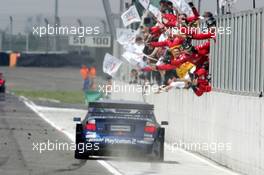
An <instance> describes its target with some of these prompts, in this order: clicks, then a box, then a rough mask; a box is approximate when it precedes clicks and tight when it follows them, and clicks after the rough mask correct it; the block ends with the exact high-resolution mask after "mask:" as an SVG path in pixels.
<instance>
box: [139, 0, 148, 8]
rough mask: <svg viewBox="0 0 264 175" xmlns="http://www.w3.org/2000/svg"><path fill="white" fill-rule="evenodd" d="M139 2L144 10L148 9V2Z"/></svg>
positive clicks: (141, 0)
mask: <svg viewBox="0 0 264 175" xmlns="http://www.w3.org/2000/svg"><path fill="white" fill-rule="evenodd" d="M139 2H140V4H141V5H142V6H143V7H144V8H145V9H148V6H149V3H150V0H139Z"/></svg>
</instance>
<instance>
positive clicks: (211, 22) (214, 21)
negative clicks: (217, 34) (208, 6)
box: [205, 17, 216, 27]
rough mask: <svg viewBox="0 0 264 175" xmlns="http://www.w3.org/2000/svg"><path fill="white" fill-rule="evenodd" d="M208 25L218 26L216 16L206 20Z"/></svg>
mask: <svg viewBox="0 0 264 175" xmlns="http://www.w3.org/2000/svg"><path fill="white" fill-rule="evenodd" d="M205 23H206V25H207V27H212V26H216V20H215V18H214V17H210V18H209V19H208V20H206V22H205Z"/></svg>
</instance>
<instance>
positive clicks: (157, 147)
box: [153, 128, 165, 162]
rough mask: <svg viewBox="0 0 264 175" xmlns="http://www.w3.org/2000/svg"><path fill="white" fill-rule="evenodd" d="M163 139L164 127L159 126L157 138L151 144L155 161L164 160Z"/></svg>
mask: <svg viewBox="0 0 264 175" xmlns="http://www.w3.org/2000/svg"><path fill="white" fill-rule="evenodd" d="M164 140H165V128H159V131H158V138H157V140H156V142H155V143H154V146H153V154H154V160H155V161H160V162H163V161H164Z"/></svg>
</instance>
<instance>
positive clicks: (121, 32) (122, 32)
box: [116, 28, 136, 45]
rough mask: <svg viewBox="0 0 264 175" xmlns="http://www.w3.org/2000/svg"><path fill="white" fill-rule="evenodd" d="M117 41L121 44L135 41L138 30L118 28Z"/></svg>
mask: <svg viewBox="0 0 264 175" xmlns="http://www.w3.org/2000/svg"><path fill="white" fill-rule="evenodd" d="M116 36H117V42H118V43H119V44H121V45H129V44H131V43H134V41H135V39H136V32H135V31H133V30H132V29H123V28H118V29H116Z"/></svg>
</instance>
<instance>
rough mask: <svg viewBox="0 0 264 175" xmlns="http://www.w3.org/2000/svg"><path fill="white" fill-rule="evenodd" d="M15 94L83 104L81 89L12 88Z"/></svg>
mask: <svg viewBox="0 0 264 175" xmlns="http://www.w3.org/2000/svg"><path fill="white" fill-rule="evenodd" d="M12 92H14V93H15V95H17V96H24V97H27V98H29V99H31V100H40V99H41V98H42V99H50V100H58V101H60V102H62V103H70V104H83V103H84V95H83V92H82V91H31V90H12Z"/></svg>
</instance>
